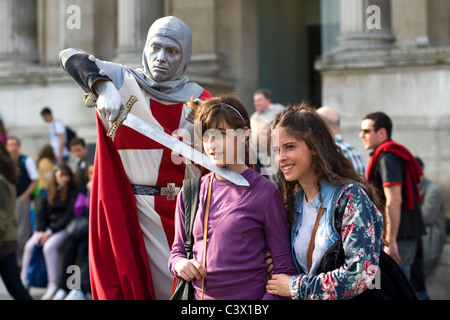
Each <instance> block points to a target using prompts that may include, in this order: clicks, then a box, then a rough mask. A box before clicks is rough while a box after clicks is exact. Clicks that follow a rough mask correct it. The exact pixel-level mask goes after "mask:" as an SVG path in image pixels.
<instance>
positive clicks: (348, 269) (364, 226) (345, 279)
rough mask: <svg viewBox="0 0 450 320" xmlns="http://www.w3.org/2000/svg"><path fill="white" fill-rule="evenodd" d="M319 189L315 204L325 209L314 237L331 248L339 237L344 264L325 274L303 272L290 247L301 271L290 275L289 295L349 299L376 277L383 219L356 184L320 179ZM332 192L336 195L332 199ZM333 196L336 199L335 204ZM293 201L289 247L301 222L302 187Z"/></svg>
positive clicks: (294, 297)
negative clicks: (295, 206) (338, 184)
mask: <svg viewBox="0 0 450 320" xmlns="http://www.w3.org/2000/svg"><path fill="white" fill-rule="evenodd" d="M320 192H321V193H320V197H318V198H317V199H316V200H315V201H316V203H315V206H316V209H317V210H318V209H319V207H320V206H322V207H324V208H326V210H325V212H324V216H323V217H322V219H321V220H320V223H319V228H318V229H317V234H316V239H325V245H326V248H330V247H331V246H332V245H333V244H334V243H335V242H336V241H337V240H339V238H341V239H342V243H343V247H344V251H345V263H344V264H343V265H342V266H341V267H340V268H339V269H335V270H332V271H330V272H327V273H321V274H318V275H316V274H305V273H303V272H304V271H303V270H302V269H301V267H300V266H299V264H298V261H297V259H296V256H295V253H294V251H293V249H292V257H293V260H294V263H295V265H296V267H297V269H298V271H299V272H301V274H299V275H297V276H294V277H292V278H291V281H290V292H291V298H292V299H313V300H335V299H349V298H351V297H354V296H356V295H358V294H360V293H362V292H363V291H364V290H366V289H367V288H368V287H370V286H371V285H372V281H373V280H374V279H375V275H376V272H377V270H378V264H379V255H380V250H381V240H382V233H383V218H382V215H381V213H380V212H379V211H378V209H377V208H376V207H375V205H374V204H373V203H372V201H371V200H370V199H369V197H368V196H367V195H366V193H365V192H364V190H363V189H362V188H361V187H359V186H357V185H353V184H349V185H347V186H345V185H342V186H335V185H332V184H330V183H328V182H325V181H323V182H322V184H321V191H320ZM335 192H336V193H335ZM335 194H336V197H334V198H333V196H334V195H335ZM320 199H321V200H322V203H321V201H320ZM333 199H335V201H336V202H337V203H336V204H335V205H334V204H333ZM337 199H338V200H337ZM296 201H297V202H296V205H297V210H296V212H295V214H294V221H293V227H292V231H291V247H292V248H293V244H294V241H295V236H296V234H297V232H298V230H299V229H300V226H301V221H302V207H303V204H302V202H303V190H300V191H299V192H298V193H297V195H296ZM335 219H336V220H337V221H335ZM336 228H339V229H338V230H336Z"/></svg>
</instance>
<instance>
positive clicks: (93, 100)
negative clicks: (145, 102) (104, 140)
mask: <svg viewBox="0 0 450 320" xmlns="http://www.w3.org/2000/svg"><path fill="white" fill-rule="evenodd" d="M97 99H98V96H97V95H96V94H95V93H92V92H88V93H85V94H84V95H83V101H84V105H85V106H86V107H87V108H95V107H96V106H97ZM137 101H138V98H136V97H135V96H133V95H132V96H131V97H130V99H128V101H127V103H126V105H125V108H122V109H121V110H120V112H119V115H118V116H117V119H116V121H114V122H113V123H112V124H111V127H110V128H109V130H108V133H107V134H106V135H107V136H108V137H110V138H112V139H114V138H115V137H116V133H117V129H119V127H120V125H121V124H122V122H123V121H124V120H125V119H126V118H127V115H128V113H129V112H130V111H131V108H132V107H133V105H134V104H135V103H136V102H137Z"/></svg>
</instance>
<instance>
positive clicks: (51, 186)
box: [48, 163, 76, 204]
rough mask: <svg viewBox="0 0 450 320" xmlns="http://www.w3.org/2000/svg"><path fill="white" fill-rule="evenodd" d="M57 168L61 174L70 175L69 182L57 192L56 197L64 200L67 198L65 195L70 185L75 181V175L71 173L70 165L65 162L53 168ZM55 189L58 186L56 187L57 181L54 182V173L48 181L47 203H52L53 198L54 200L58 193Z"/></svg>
mask: <svg viewBox="0 0 450 320" xmlns="http://www.w3.org/2000/svg"><path fill="white" fill-rule="evenodd" d="M58 170H59V171H61V173H63V174H67V175H69V177H70V179H69V182H68V183H67V184H66V185H65V186H64V188H63V189H62V190H61V192H60V193H59V197H58V198H59V200H60V201H65V200H66V199H67V195H68V193H69V189H70V187H73V186H75V185H76V181H75V177H74V175H73V172H72V169H70V167H69V166H68V165H67V164H64V163H63V164H61V165H59V166H57V167H56V169H55V172H56V171H58ZM57 189H58V188H57V183H56V177H55V175H53V178H52V180H51V181H50V183H49V186H48V203H50V204H52V203H53V200H55V198H56V196H57V195H58V190H57Z"/></svg>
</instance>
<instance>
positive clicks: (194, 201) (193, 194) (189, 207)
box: [183, 178, 200, 259]
mask: <svg viewBox="0 0 450 320" xmlns="http://www.w3.org/2000/svg"><path fill="white" fill-rule="evenodd" d="M199 193H200V178H193V179H186V180H184V181H183V194H184V198H183V199H184V215H185V230H186V242H185V244H184V248H185V249H186V256H187V258H188V259H192V244H193V237H192V228H193V226H194V220H195V214H196V213H197V207H198V201H199V199H198V198H199Z"/></svg>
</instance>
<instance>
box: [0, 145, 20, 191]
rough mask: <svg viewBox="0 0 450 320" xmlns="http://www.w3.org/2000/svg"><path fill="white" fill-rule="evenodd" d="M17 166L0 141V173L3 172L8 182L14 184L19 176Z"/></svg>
mask: <svg viewBox="0 0 450 320" xmlns="http://www.w3.org/2000/svg"><path fill="white" fill-rule="evenodd" d="M19 172H20V171H19V167H18V166H17V165H16V163H15V162H14V160H13V158H11V155H10V154H9V152H8V150H6V147H5V146H4V145H3V143H2V142H1V141H0V174H3V175H4V176H5V178H6V180H8V181H9V182H11V183H12V184H16V182H17V180H18V178H19Z"/></svg>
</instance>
